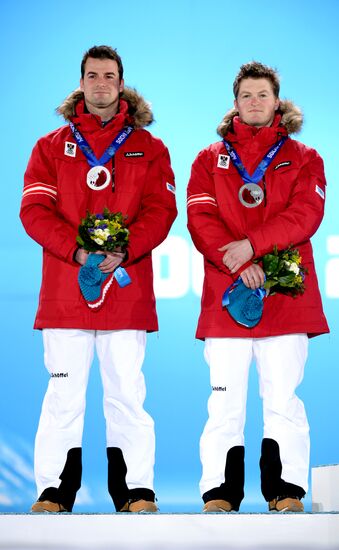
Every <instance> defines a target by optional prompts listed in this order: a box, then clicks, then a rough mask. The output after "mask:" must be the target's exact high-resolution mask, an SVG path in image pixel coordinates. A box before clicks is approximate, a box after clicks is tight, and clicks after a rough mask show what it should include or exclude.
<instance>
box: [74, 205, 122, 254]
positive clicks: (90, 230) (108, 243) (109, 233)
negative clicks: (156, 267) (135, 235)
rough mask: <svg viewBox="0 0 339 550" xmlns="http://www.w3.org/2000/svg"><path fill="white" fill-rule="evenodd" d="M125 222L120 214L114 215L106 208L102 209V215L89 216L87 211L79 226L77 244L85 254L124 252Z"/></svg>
mask: <svg viewBox="0 0 339 550" xmlns="http://www.w3.org/2000/svg"><path fill="white" fill-rule="evenodd" d="M125 220H126V217H124V216H123V215H122V214H121V212H117V213H115V214H114V213H112V212H110V211H109V210H108V208H104V211H103V213H102V214H90V213H89V212H88V211H87V214H86V218H83V219H82V220H81V224H80V225H79V234H78V236H77V238H76V240H77V243H78V244H79V245H80V246H81V247H82V248H84V249H85V250H87V252H96V251H97V250H102V251H105V250H109V251H110V252H114V250H116V249H121V250H124V249H125V248H126V246H127V244H128V237H129V231H128V229H127V227H126V225H125Z"/></svg>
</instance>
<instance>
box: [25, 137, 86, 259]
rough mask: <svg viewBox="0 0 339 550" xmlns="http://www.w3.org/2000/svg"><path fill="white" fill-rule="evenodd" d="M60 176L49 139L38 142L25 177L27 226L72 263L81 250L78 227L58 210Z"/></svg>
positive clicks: (45, 245)
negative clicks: (79, 248) (77, 250)
mask: <svg viewBox="0 0 339 550" xmlns="http://www.w3.org/2000/svg"><path fill="white" fill-rule="evenodd" d="M57 200H58V189H57V176H56V172H55V168H54V163H53V159H52V157H51V154H50V147H49V142H48V140H47V138H42V139H41V140H39V141H38V142H37V144H36V145H35V147H34V149H33V151H32V155H31V158H30V160H29V162H28V166H27V170H26V172H25V177H24V189H23V196H22V202H21V209H20V218H21V221H22V223H23V226H24V228H25V230H26V232H27V233H28V235H29V236H30V237H32V239H34V240H35V241H36V242H37V243H39V244H40V245H41V246H42V247H43V248H44V249H45V250H47V251H48V252H50V253H51V254H53V255H54V256H56V257H57V258H60V259H61V260H64V261H67V262H69V263H72V264H73V263H75V262H74V261H73V254H74V252H75V250H76V249H77V246H76V241H75V237H76V235H77V230H76V228H74V227H72V226H71V225H70V224H69V223H67V222H66V221H65V220H64V219H63V218H62V217H61V216H60V214H59V213H58V212H57V209H56V203H57Z"/></svg>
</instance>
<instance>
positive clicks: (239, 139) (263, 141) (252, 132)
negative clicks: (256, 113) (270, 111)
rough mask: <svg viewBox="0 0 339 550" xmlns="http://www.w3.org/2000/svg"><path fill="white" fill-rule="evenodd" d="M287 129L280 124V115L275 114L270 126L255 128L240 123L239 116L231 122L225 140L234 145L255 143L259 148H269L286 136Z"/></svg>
mask: <svg viewBox="0 0 339 550" xmlns="http://www.w3.org/2000/svg"><path fill="white" fill-rule="evenodd" d="M287 133H288V132H287V129H286V127H285V126H283V125H282V124H281V115H280V114H276V115H275V117H274V120H273V122H272V124H271V126H263V127H262V128H255V127H253V126H249V125H248V124H244V123H243V122H241V120H240V118H239V116H237V115H236V116H235V117H234V118H233V120H232V128H231V129H230V131H229V132H227V134H226V136H225V139H227V141H230V142H231V143H234V144H239V145H240V146H241V145H246V144H247V143H249V142H251V143H257V144H258V145H259V143H260V147H265V146H266V147H270V145H272V144H273V143H275V142H276V141H278V140H279V138H280V137H282V136H286V135H287Z"/></svg>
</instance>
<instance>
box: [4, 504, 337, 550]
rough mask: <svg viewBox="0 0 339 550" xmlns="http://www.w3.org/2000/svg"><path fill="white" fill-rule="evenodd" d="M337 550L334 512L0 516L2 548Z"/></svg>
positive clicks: (63, 549)
mask: <svg viewBox="0 0 339 550" xmlns="http://www.w3.org/2000/svg"><path fill="white" fill-rule="evenodd" d="M172 548H173V549H176V550H193V549H194V550H221V549H225V550H240V549H246V550H268V549H269V550H306V549H307V550H316V549H317V550H322V549H323V550H325V549H326V550H339V514H338V513H303V514H288V513H285V514H278V513H271V514H269V513H266V514H241V513H231V514H161V513H159V514H136V515H134V514H133V515H131V514H60V515H58V514H46V515H44V514H38V515H36V514H1V515H0V549H1V550H4V549H6V550H32V549H34V550H40V549H41V550H42V549H43V550H47V549H51V550H70V549H74V550H75V549H82V550H89V549H93V550H138V549H141V550H169V549H172Z"/></svg>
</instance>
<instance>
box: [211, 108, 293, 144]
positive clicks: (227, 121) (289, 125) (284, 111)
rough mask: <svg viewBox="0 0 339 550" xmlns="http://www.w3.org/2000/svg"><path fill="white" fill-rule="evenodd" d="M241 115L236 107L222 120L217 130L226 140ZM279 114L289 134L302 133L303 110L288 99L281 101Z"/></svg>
mask: <svg viewBox="0 0 339 550" xmlns="http://www.w3.org/2000/svg"><path fill="white" fill-rule="evenodd" d="M238 114H239V113H238V111H237V109H235V108H234V107H233V108H232V109H230V111H228V112H227V113H226V115H225V116H224V118H223V119H222V121H221V123H220V124H219V126H218V128H217V132H218V134H219V135H220V136H221V137H222V138H224V137H225V136H226V134H227V132H229V131H232V126H233V124H232V121H233V118H234V117H235V116H237V115H238ZM277 114H280V115H281V124H282V125H283V126H285V128H286V130H287V133H288V134H296V133H298V132H300V130H301V127H302V124H303V114H302V112H301V109H300V108H299V107H297V106H296V105H294V103H292V101H289V100H288V99H284V100H280V105H279V109H278V110H277Z"/></svg>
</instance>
